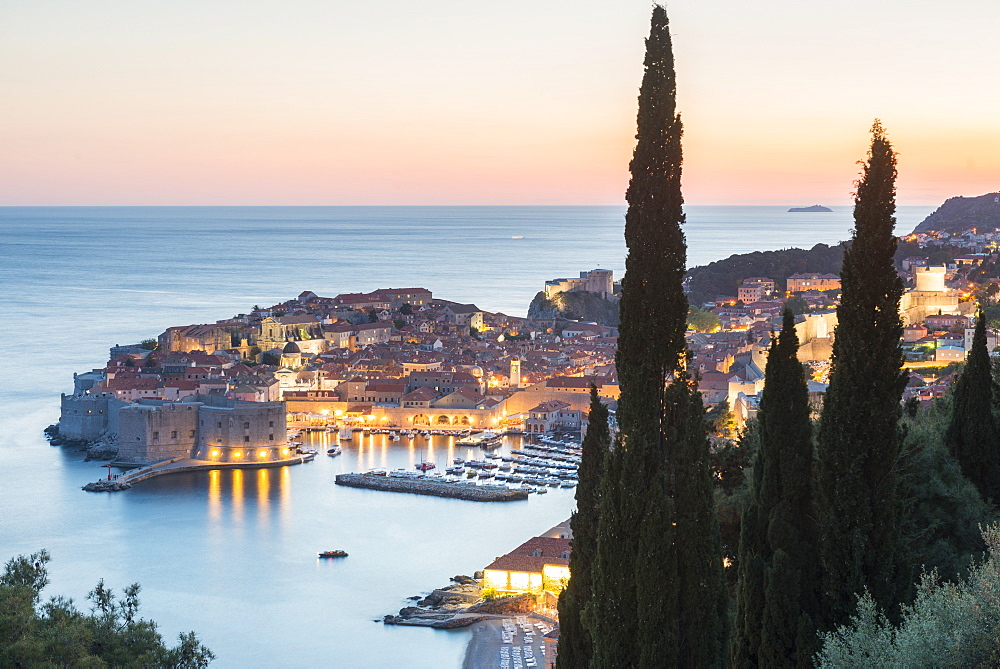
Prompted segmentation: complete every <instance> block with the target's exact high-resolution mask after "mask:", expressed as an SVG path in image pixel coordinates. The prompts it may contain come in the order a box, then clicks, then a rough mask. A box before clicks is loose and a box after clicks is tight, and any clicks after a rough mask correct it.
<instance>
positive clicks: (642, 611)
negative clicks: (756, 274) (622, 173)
mask: <svg viewBox="0 0 1000 669" xmlns="http://www.w3.org/2000/svg"><path fill="white" fill-rule="evenodd" d="M675 97H676V83H675V76H674V64H673V51H672V47H671V43H670V33H669V29H668V22H667V14H666V10H664V9H663V7H659V6H657V7H654V9H653V16H652V21H651V26H650V34H649V38H648V39H647V40H646V58H645V73H644V75H643V79H642V87H641V89H640V92H639V113H638V133H637V135H636V137H637V140H638V141H637V143H636V148H635V153H634V154H633V157H632V162H631V164H630V169H631V172H632V179H631V181H630V183H629V188H628V192H627V193H626V200H627V201H628V204H629V207H628V212H627V213H626V216H625V241H626V244H627V245H628V249H629V252H628V257H627V258H626V262H625V277H624V279H623V280H622V298H621V304H620V312H621V326H620V328H619V332H620V334H619V338H618V353H617V357H616V364H617V368H618V375H619V380H620V383H621V389H622V390H621V393H622V394H621V397H620V399H619V403H618V414H617V417H618V424H619V428H620V432H619V436H618V439H617V440H616V442H615V448H614V450H613V451H612V453H611V454H610V455H609V457H608V466H607V470H606V473H605V477H604V481H603V483H602V488H601V502H600V520H599V524H598V538H597V556H596V559H595V561H594V569H593V579H594V581H593V597H592V599H591V602H590V605H589V606H588V607H587V609H586V611H585V615H584V621H585V624H586V625H587V627H588V628H589V629H590V632H591V638H592V640H593V656H592V660H591V666H592V667H623V666H629V667H646V666H648V667H654V666H655V667H661V666H673V665H690V666H706V667H710V666H718V665H721V664H722V662H723V661H724V645H725V636H726V611H725V609H726V591H725V579H724V575H723V568H722V551H721V546H720V541H719V532H718V524H717V521H716V518H715V514H714V511H713V506H712V486H711V480H710V477H709V469H708V446H709V445H708V436H707V434H706V431H705V424H704V410H703V408H702V404H701V395H700V394H699V393H698V392H697V388H696V386H695V383H694V381H693V380H692V379H691V377H690V376H689V375H688V373H687V372H686V371H685V367H686V361H687V358H688V352H687V347H686V344H685V341H684V330H685V326H686V317H687V310H688V305H687V299H686V297H685V296H684V292H683V289H682V280H683V276H684V271H685V260H686V257H685V256H686V248H685V244H684V235H683V233H682V232H681V227H680V226H681V224H682V223H683V221H684V213H683V210H682V204H683V198H682V197H681V189H680V177H681V121H680V117H679V115H677V113H676V106H675Z"/></svg>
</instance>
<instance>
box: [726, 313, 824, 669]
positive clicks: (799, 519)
mask: <svg viewBox="0 0 1000 669" xmlns="http://www.w3.org/2000/svg"><path fill="white" fill-rule="evenodd" d="M798 350H799V340H798V337H797V336H796V334H795V317H794V316H793V314H792V312H791V311H789V310H787V309H786V310H785V313H784V319H783V324H782V328H781V333H780V334H779V335H778V337H777V338H776V339H775V340H774V342H773V343H772V344H771V350H770V353H769V355H768V358H767V368H766V372H765V376H764V379H765V381H764V393H763V396H762V397H761V401H760V411H759V412H758V414H757V421H758V425H759V427H758V429H759V439H760V443H759V447H758V449H757V460H756V462H755V464H754V469H753V482H752V484H751V487H750V503H749V506H748V507H747V509H746V511H745V513H744V514H743V523H742V528H741V536H740V552H739V562H738V564H739V574H740V576H739V585H738V590H737V591H738V598H737V618H736V634H735V639H734V643H733V654H732V657H733V664H734V665H735V666H749V667H755V666H764V667H779V666H780V667H792V666H795V667H808V666H811V663H812V655H813V653H814V652H815V651H816V649H817V647H818V639H817V637H816V624H815V617H816V615H817V609H818V601H819V582H820V575H819V565H818V561H819V560H818V555H817V548H816V526H815V521H814V519H813V508H812V507H813V495H812V481H811V479H812V476H811V474H812V460H813V444H812V423H811V421H810V418H809V414H810V407H809V394H808V389H807V387H806V379H805V374H804V372H803V369H802V365H801V364H800V363H799V361H798Z"/></svg>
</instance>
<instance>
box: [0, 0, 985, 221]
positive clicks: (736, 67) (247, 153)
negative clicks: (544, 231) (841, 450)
mask: <svg viewBox="0 0 1000 669" xmlns="http://www.w3.org/2000/svg"><path fill="white" fill-rule="evenodd" d="M918 4H919V3H918ZM718 5H719V6H715V5H713V6H712V7H701V6H698V5H696V4H693V3H692V4H690V5H678V6H671V7H670V8H669V9H670V11H671V21H672V24H671V25H672V30H673V32H674V34H675V37H674V40H675V53H676V57H677V69H678V95H679V100H678V102H679V108H680V110H681V112H682V113H683V116H684V121H685V138H684V151H685V163H684V181H683V184H684V193H685V199H686V201H687V202H688V203H689V204H782V205H784V204H788V205H792V204H812V203H816V202H819V203H823V204H831V205H844V204H848V203H849V202H850V200H851V192H852V190H853V185H852V184H853V181H854V179H855V178H856V177H857V171H858V168H857V165H856V161H858V160H861V159H863V158H864V154H865V150H866V148H867V140H868V136H867V129H868V127H869V126H870V124H871V120H872V119H873V118H874V117H875V116H879V117H880V118H881V119H882V120H883V122H884V124H885V125H886V127H887V129H888V132H889V136H890V139H891V140H892V141H893V143H894V145H895V147H896V149H897V150H898V151H899V154H900V157H899V167H900V175H899V181H898V184H897V186H898V201H899V203H900V204H904V205H906V204H921V205H935V204H939V203H940V202H941V201H943V200H944V199H946V198H947V197H951V196H954V195H959V194H961V195H978V194H982V193H986V192H991V191H995V190H997V189H998V188H1000V128H998V124H997V123H996V121H995V117H994V112H995V109H997V108H998V107H1000V89H997V88H996V87H994V86H990V85H987V82H990V81H992V78H993V76H994V75H993V63H994V62H995V57H994V55H993V51H992V41H991V39H992V38H991V36H992V33H991V28H990V26H991V25H996V24H997V21H998V20H1000V4H995V5H989V6H986V7H984V6H983V5H982V3H976V2H974V0H956V1H955V2H954V3H953V4H952V5H950V6H949V8H948V9H947V10H946V11H945V10H944V9H942V8H940V7H938V6H935V9H934V11H931V10H930V6H928V7H924V6H923V5H919V6H914V7H911V8H910V9H908V10H907V11H905V12H904V11H902V10H900V7H899V5H898V4H896V3H890V2H888V0H871V1H870V2H865V3H861V2H860V1H859V2H848V3H846V4H843V5H842V6H841V5H838V6H837V7H833V6H811V7H805V6H803V5H802V3H797V2H794V1H793V0H775V2H774V3H773V5H768V6H767V7H766V8H765V7H759V6H755V7H749V6H746V3H738V2H736V1H735V0H721V1H720V3H718ZM4 11H5V23H6V24H7V25H8V26H9V28H8V36H7V37H5V41H4V42H3V43H0V63H4V64H5V69H2V70H0V83H2V84H3V85H4V86H5V89H6V90H8V91H9V92H10V95H8V96H7V102H6V103H5V109H4V113H3V116H4V123H0V145H2V146H4V151H3V152H0V205H58V204H66V205H71V204H79V205H88V204H93V205H113V204H122V205H125V204H151V205H152V204H159V205H170V204H175V205H189V204H205V205H225V204H232V205H268V204H272V205H310V204H311V205H339V204H343V205H348V204H350V205H364V204H396V205H422V204H443V205H447V204H553V205H559V204H612V205H617V204H623V202H624V191H625V187H626V185H627V182H628V162H629V159H630V157H631V152H632V148H633V144H634V141H635V140H634V132H635V131H634V123H635V102H636V93H637V89H638V84H639V79H640V77H641V62H642V48H643V47H642V39H643V37H644V36H645V34H646V31H647V28H648V11H649V6H648V3H647V2H645V1H644V2H638V1H637V0H635V1H632V0H629V1H627V2H625V3H621V4H620V5H615V6H614V7H609V6H608V4H607V3H606V2H603V1H601V0H580V1H579V2H578V3H576V4H575V5H574V6H573V11H567V8H564V7H562V6H560V7H554V6H548V5H545V4H544V3H542V4H541V5H539V3H537V2H529V1H528V0H511V2H509V3H507V4H506V5H504V6H503V7H502V8H501V7H492V8H487V7H486V6H478V5H477V6H472V5H469V4H467V3H462V2H459V1H458V0H429V2H427V3H424V4H423V5H420V6H416V5H413V4H412V3H405V2H402V0H386V2H384V3H381V4H380V5H379V6H378V7H375V6H371V7H369V6H367V5H359V4H357V3H352V4H350V5H348V4H345V3H340V2H334V3H328V2H319V0H302V2H301V3H300V4H299V5H298V6H297V11H296V12H288V11H285V10H282V9H280V8H278V7H277V6H271V5H268V4H267V3H257V4H254V3H250V4H240V3H233V4H230V3H228V2H221V3H219V4H218V5H216V4H214V3H213V4H210V5H203V4H200V3H194V2H192V1H191V0H178V2H177V3H175V4H174V5H171V7H170V9H169V11H164V12H161V13H157V14H153V13H151V10H149V9H148V8H144V7H142V6H140V5H137V4H135V3H129V2H127V1H126V0H95V2H94V3H86V4H85V6H73V5H65V4H63V3H60V4H59V5H55V4H54V3H53V2H52V0H38V2H36V3H31V4H28V3H22V4H20V5H18V6H16V7H10V8H8V9H5V10H4ZM720 12H721V14H720ZM720 15H725V16H726V21H725V22H724V23H720V21H719V19H718V17H719V16H720ZM53 16H59V20H58V21H55V20H53V18H52V17H53ZM817 25H823V26H824V29H823V30H822V31H817V30H815V28H816V26H817ZM885 26H891V27H892V29H891V30H888V31H887V30H886V29H885ZM949 35H954V36H955V37H954V38H952V37H948V36H949ZM807 37H808V38H807ZM931 37H934V39H935V40H936V41H935V48H934V49H932V50H929V49H927V48H926V47H925V44H926V40H927V39H929V38H931ZM858 44H864V45H865V48H864V49H860V50H859V49H858V48H857V47H856V45H858Z"/></svg>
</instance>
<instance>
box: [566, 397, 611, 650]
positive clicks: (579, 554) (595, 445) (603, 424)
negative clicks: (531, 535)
mask: <svg viewBox="0 0 1000 669" xmlns="http://www.w3.org/2000/svg"><path fill="white" fill-rule="evenodd" d="M610 445H611V433H610V431H609V429H608V408H607V407H606V406H605V405H604V403H603V402H601V398H600V397H598V396H597V386H595V385H593V384H591V386H590V419H589V421H588V426H587V435H586V436H585V437H584V438H583V447H582V449H581V450H582V454H581V457H580V482H579V484H577V486H576V512H575V513H573V516H572V518H571V519H570V527H571V528H572V529H573V552H572V553H571V554H570V558H569V572H570V579H569V584H568V585H567V586H566V589H565V590H563V591H562V593H561V594H560V595H559V654H558V655H557V656H556V666H557V667H558V668H559V669H576V668H577V667H587V666H589V665H590V656H591V642H590V633H589V632H588V631H587V629H586V628H585V627H584V626H583V623H582V621H581V619H580V614H581V612H582V611H583V609H584V607H585V606H586V605H587V603H588V602H589V601H590V594H591V587H592V586H591V581H592V578H591V569H592V567H593V562H594V554H595V553H596V552H597V518H598V503H599V501H600V485H601V477H602V475H603V473H604V459H605V458H606V457H607V454H608V447H609V446H610Z"/></svg>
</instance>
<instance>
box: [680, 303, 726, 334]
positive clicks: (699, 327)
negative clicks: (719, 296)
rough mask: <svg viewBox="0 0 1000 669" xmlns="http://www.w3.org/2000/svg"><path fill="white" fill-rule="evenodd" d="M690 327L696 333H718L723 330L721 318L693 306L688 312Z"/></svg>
mask: <svg viewBox="0 0 1000 669" xmlns="http://www.w3.org/2000/svg"><path fill="white" fill-rule="evenodd" d="M687 323H688V327H689V328H691V329H692V330H694V331H696V332H717V331H718V330H719V329H721V328H722V322H721V321H720V320H719V317H718V316H716V315H715V314H713V313H712V312H711V311H705V310H704V309H701V308H700V307H698V306H697V305H694V304H692V305H691V307H690V309H689V310H688V320H687Z"/></svg>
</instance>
